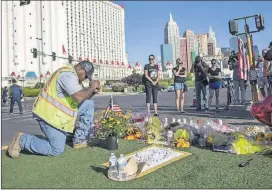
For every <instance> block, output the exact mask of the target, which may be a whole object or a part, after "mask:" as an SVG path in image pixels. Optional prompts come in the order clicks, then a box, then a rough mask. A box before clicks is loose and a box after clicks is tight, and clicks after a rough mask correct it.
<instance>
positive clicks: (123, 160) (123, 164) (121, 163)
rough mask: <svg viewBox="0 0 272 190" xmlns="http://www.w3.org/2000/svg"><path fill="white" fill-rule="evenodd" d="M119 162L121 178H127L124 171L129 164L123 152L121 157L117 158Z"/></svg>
mask: <svg viewBox="0 0 272 190" xmlns="http://www.w3.org/2000/svg"><path fill="white" fill-rule="evenodd" d="M117 163H118V170H119V178H121V179H123V180H125V179H126V177H127V175H126V173H125V171H124V169H125V167H126V165H127V159H126V158H125V157H124V155H123V154H120V158H119V159H118V160H117Z"/></svg>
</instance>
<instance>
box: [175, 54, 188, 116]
mask: <svg viewBox="0 0 272 190" xmlns="http://www.w3.org/2000/svg"><path fill="white" fill-rule="evenodd" d="M172 72H173V74H174V88H175V92H176V106H177V112H178V114H180V113H185V111H184V110H183V107H184V92H185V79H186V76H187V75H186V68H185V67H183V62H182V61H181V60H180V58H178V59H177V60H176V67H175V68H173V70H172Z"/></svg>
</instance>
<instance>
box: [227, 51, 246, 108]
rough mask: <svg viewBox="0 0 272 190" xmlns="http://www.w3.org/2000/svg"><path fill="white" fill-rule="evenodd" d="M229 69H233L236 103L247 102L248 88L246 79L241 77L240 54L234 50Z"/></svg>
mask: <svg viewBox="0 0 272 190" xmlns="http://www.w3.org/2000/svg"><path fill="white" fill-rule="evenodd" d="M228 64H229V69H230V70H232V71H233V75H232V77H233V84H234V92H235V93H234V96H235V100H234V103H235V104H240V103H241V104H245V99H246V88H245V83H246V81H245V80H244V79H242V78H241V75H240V73H239V70H240V69H239V67H238V56H237V54H235V52H234V51H233V52H232V55H231V56H230V57H229V61H228ZM239 91H240V92H241V102H240V97H239Z"/></svg>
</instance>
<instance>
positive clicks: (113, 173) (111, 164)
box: [108, 153, 118, 178]
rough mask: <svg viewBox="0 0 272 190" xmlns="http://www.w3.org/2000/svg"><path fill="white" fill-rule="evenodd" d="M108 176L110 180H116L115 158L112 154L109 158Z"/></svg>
mask: <svg viewBox="0 0 272 190" xmlns="http://www.w3.org/2000/svg"><path fill="white" fill-rule="evenodd" d="M108 175H109V177H112V178H117V175H118V169H117V158H116V156H115V154H114V153H111V156H110V158H109V171H108Z"/></svg>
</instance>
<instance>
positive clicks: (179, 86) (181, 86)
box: [174, 82, 184, 90]
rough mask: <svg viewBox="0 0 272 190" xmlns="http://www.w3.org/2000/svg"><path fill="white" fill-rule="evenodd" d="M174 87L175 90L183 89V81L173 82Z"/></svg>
mask: <svg viewBox="0 0 272 190" xmlns="http://www.w3.org/2000/svg"><path fill="white" fill-rule="evenodd" d="M174 88H175V90H184V83H183V82H175V83H174Z"/></svg>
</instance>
